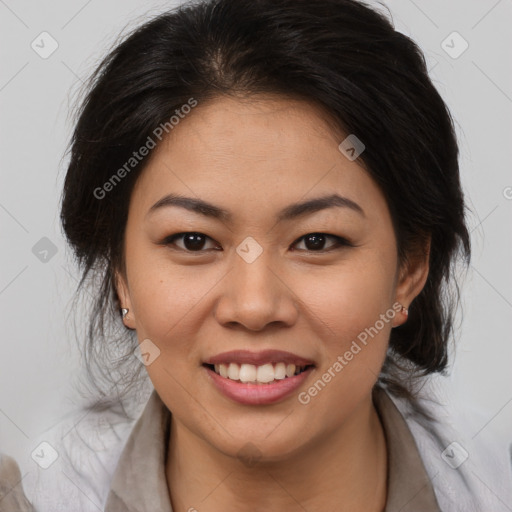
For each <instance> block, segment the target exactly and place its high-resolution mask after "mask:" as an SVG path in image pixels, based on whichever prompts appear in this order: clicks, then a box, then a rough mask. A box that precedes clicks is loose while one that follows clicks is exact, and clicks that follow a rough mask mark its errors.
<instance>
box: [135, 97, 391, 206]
mask: <svg viewBox="0 0 512 512" xmlns="http://www.w3.org/2000/svg"><path fill="white" fill-rule="evenodd" d="M344 137H345V135H344V134H343V133H342V132H341V130H339V129H338V128H337V127H336V125H335V124H334V123H333V122H332V120H331V119H330V118H329V116H328V115H327V113H326V112H325V111H323V110H322V109H321V108H319V107H317V106H316V105H314V104H312V103H308V102H305V101H301V100H296V99H287V98H279V97H261V96H260V97H257V98H245V99H236V98H230V97H222V98H217V99H215V100H212V101H209V102H207V103H205V104H198V105H197V106H196V107H195V108H194V109H193V110H192V112H191V113H190V114H188V115H187V116H183V118H182V119H181V120H180V121H179V123H178V124H177V125H175V126H174V127H173V129H172V130H171V131H170V133H169V135H168V136H166V137H165V138H164V139H163V140H162V142H161V143H160V144H159V145H158V146H157V148H155V149H154V150H153V153H152V154H151V158H150V160H149V163H148V164H147V166H146V168H145V170H144V171H143V172H142V174H141V176H140V178H139V180H138V182H137V185H136V187H135V190H134V196H135V198H134V199H135V201H136V202H137V203H141V205H142V203H143V206H144V208H146V209H147V208H150V207H151V205H152V204H153V203H154V202H155V201H157V200H158V199H159V198H160V197H161V196H162V195H164V194H165V193H170V192H176V193H181V194H184V195H187V196H190V195H195V196H198V197H201V198H202V199H205V200H211V201H212V202H215V203H218V202H219V200H225V201H233V200H238V202H239V203H241V204H244V205H245V206H246V207H252V208H259V209H261V208H264V207H265V205H271V204H274V203H275V204H277V203H279V204H282V203H285V202H295V201H298V200H299V199H304V198H307V197H308V196H311V197H313V196H319V195H323V194H327V193H332V192H338V193H340V194H342V195H344V196H351V198H352V199H353V200H355V201H357V202H364V201H365V200H366V201H367V200H369V199H372V198H373V200H377V199H378V198H377V197H376V195H379V194H380V192H379V190H378V188H377V186H376V184H375V183H374V182H373V180H372V179H371V177H370V175H369V174H368V173H367V172H366V171H365V169H364V168H363V167H362V166H361V165H360V164H359V163H357V162H356V161H350V160H349V159H347V158H346V157H345V156H344V155H343V154H342V153H341V152H340V150H339V149H338V146H339V144H340V142H341V141H342V140H343V138H344ZM381 199H382V198H381ZM149 203H151V204H149ZM141 207H142V206H141Z"/></svg>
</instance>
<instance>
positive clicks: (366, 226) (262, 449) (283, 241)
mask: <svg viewBox="0 0 512 512" xmlns="http://www.w3.org/2000/svg"><path fill="white" fill-rule="evenodd" d="M359 135H361V136H362V137H361V138H363V137H364V134H359ZM344 138H345V137H342V138H340V137H339V136H337V135H336V134H335V133H334V130H333V129H332V127H331V126H330V125H329V124H328V123H327V122H326V121H325V119H324V118H323V117H322V115H321V113H320V111H319V110H317V109H316V108H315V107H314V106H312V105H310V104H308V103H305V102H300V101H295V100H289V99H279V98H271V97H266V98H260V99H258V100H256V99H255V98H253V99H251V100H236V99H228V98H222V99H217V100H215V101H213V102H210V103H208V104H204V105H201V104H199V105H198V106H197V107H196V108H195V109H194V110H193V111H192V112H191V113H190V114H189V115H188V117H185V118H184V119H182V120H181V121H180V122H179V124H178V125H177V126H175V127H174V129H173V130H172V131H171V132H170V134H169V135H168V136H167V138H166V139H164V140H163V142H162V143H161V144H160V145H159V146H158V147H157V148H156V149H154V150H153V154H152V156H151V159H150V162H149V164H148V165H147V167H146V169H145V170H144V171H143V172H142V174H141V176H140V177H139V179H138V181H137V183H136V186H135V188H134V190H133V194H132V197H131V203H130V207H129V215H128V221H127V226H126V238H125V259H126V274H125V275H124V276H122V277H121V278H120V281H119V293H120V299H121V304H122V306H123V307H127V308H129V314H128V315H127V317H126V318H125V324H126V325H127V326H129V327H131V328H134V329H136V331H137V336H138V339H139V342H141V343H143V345H142V346H141V349H142V352H143V353H144V354H145V355H144V356H143V359H144V361H145V363H146V365H147V371H148V373H149V376H150V378H151V380H152V382H153V385H154V387H155V389H156V390H157V392H158V394H159V396H160V397H161V399H162V400H163V401H164V403H165V404H166V405H167V407H168V408H169V409H170V410H171V411H172V413H173V421H175V422H176V424H177V425H179V426H180V428H183V429H186V431H188V432H190V433H192V434H193V435H195V436H197V437H198V438H200V439H202V440H204V441H205V442H207V443H208V444H209V445H210V446H211V447H214V448H216V449H217V450H219V451H221V452H223V453H225V454H228V455H232V456H236V455H237V454H238V453H241V450H242V452H243V450H244V449H245V448H244V447H245V445H246V443H247V440H250V441H251V443H252V445H254V446H255V447H256V448H254V449H255V450H257V451H258V454H259V455H258V456H259V457H263V458H268V459H273V460H278V459H279V458H285V457H286V456H288V455H290V454H292V453H297V452H298V451H300V450H301V449H302V450H304V449H307V448H308V447H310V448H311V447H312V446H314V444H315V443H317V442H321V441H322V440H325V439H327V438H328V436H329V435H332V434H333V433H334V432H336V431H339V429H340V427H342V426H343V425H344V424H345V425H348V424H349V423H350V422H351V421H353V420H354V419H355V418H357V415H358V414H359V413H358V411H361V410H363V409H364V407H363V405H364V404H366V405H368V404H369V403H370V400H371V389H372V387H373V385H374V383H375V381H376V379H377V376H378V375H379V372H380V369H381V365H382V363H383V360H384V357H385V353H386V349H387V346H388V339H389V335H390V330H391V328H392V327H393V326H396V325H399V324H401V323H403V322H404V321H405V320H406V317H405V316H404V315H403V314H402V313H401V312H399V307H397V305H396V303H397V302H400V303H402V304H404V305H405V306H409V304H410V302H411V301H412V299H413V298H414V296H415V295H417V293H419V291H420V290H421V288H422V287H423V284H424V280H425V278H426V273H427V271H428V269H427V268H426V265H421V264H419V265H417V266H416V267H414V268H412V270H410V271H408V272H401V271H399V268H398V261H397V250H396V240H395V236H394V231H393V227H392V222H391V217H390V213H389V210H388V207H387V205H386V201H385V199H384V196H383V195H382V193H381V191H380V190H379V188H378V187H377V185H376V184H375V182H374V181H373V180H372V179H371V178H370V176H369V174H368V173H367V172H366V171H365V170H364V169H363V168H362V167H361V166H360V165H358V164H357V163H356V161H351V160H350V159H348V158H347V157H346V156H345V155H344V154H343V153H342V152H341V151H340V150H339V149H338V146H339V144H340V143H341V142H342V140H343V139H344ZM166 197H167V200H166V199H165V198H166ZM185 197H186V198H188V199H187V200H186V201H185V200H183V199H182V200H181V203H179V202H178V201H176V198H185ZM172 198H174V201H173V200H172ZM312 200H316V202H312V203H310V202H311V201H312ZM203 203H208V205H211V206H206V205H204V204H203ZM180 204H181V206H180ZM300 205H305V206H300ZM308 205H309V206H308ZM185 206H186V207H185ZM180 233H181V234H183V233H189V235H188V236H187V235H185V236H174V235H178V234H180ZM190 233H192V235H190ZM315 234H316V236H315ZM308 235H309V236H308ZM277 351H279V352H277ZM214 363H215V364H217V365H220V364H221V363H223V365H224V366H217V367H215V366H209V364H212V365H213V364H214ZM293 364H296V366H297V367H299V366H300V367H304V366H306V369H305V371H304V372H302V373H301V374H300V375H296V376H291V377H286V378H283V377H284V375H285V373H286V371H288V372H289V374H288V375H292V374H293V370H294V368H293V366H291V365H293ZM215 369H216V370H217V372H219V373H220V375H219V374H217V373H216V371H215ZM226 372H227V373H228V376H227V377H226ZM238 372H240V373H238ZM223 375H224V376H223ZM240 379H241V380H244V381H246V382H241V380H240ZM254 379H258V382H256V383H254V382H253V381H254ZM272 379H273V382H271V383H263V382H260V381H268V380H272Z"/></svg>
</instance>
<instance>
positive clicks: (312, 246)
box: [294, 233, 351, 252]
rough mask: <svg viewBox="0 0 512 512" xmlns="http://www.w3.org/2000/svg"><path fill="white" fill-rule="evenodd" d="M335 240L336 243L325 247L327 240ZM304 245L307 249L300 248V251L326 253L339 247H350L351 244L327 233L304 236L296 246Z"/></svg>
mask: <svg viewBox="0 0 512 512" xmlns="http://www.w3.org/2000/svg"><path fill="white" fill-rule="evenodd" d="M329 239H331V240H333V241H334V243H333V244H331V245H330V246H328V247H327V248H326V247H325V244H326V242H327V240H329ZM300 243H304V246H305V248H300V249H299V250H301V251H302V250H306V251H312V252H315V251H318V252H319V251H326V250H330V249H333V248H337V247H339V246H350V245H351V244H350V243H349V242H348V241H347V240H345V239H344V238H341V237H339V236H336V235H327V234H325V233H308V234H307V235H304V236H303V237H301V238H299V240H297V242H295V244H294V245H296V244H300Z"/></svg>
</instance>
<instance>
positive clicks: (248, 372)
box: [238, 364, 256, 382]
mask: <svg viewBox="0 0 512 512" xmlns="http://www.w3.org/2000/svg"><path fill="white" fill-rule="evenodd" d="M238 378H239V379H240V380H241V381H242V382H255V381H256V366H254V365H253V364H243V365H242V366H240V373H239V375H238Z"/></svg>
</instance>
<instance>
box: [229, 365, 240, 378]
mask: <svg viewBox="0 0 512 512" xmlns="http://www.w3.org/2000/svg"><path fill="white" fill-rule="evenodd" d="M239 375H240V366H238V365H237V364H236V363H230V365H229V367H228V379H231V380H238V378H239Z"/></svg>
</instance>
